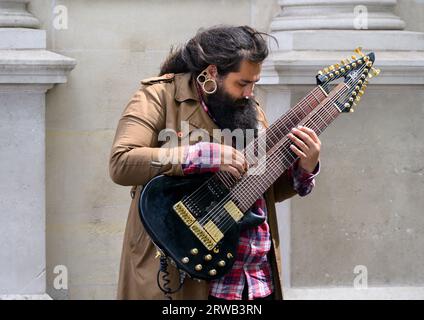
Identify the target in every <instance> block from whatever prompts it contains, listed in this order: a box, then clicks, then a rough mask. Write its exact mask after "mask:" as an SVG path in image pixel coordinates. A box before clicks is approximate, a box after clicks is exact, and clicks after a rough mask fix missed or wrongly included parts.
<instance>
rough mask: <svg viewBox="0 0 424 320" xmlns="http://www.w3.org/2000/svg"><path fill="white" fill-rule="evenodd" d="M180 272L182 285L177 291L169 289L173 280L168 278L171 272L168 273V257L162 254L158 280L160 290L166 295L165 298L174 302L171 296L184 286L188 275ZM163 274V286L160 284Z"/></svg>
mask: <svg viewBox="0 0 424 320" xmlns="http://www.w3.org/2000/svg"><path fill="white" fill-rule="evenodd" d="M178 271H179V274H180V279H179V282H180V284H179V286H178V288H177V289H175V290H172V289H171V288H169V287H168V285H169V283H170V282H171V280H170V279H169V278H168V277H169V272H168V261H167V257H166V256H165V255H163V254H161V256H160V268H159V271H158V274H157V277H156V280H157V283H158V287H159V289H160V290H161V291H162V292H163V293H164V295H165V297H166V298H167V299H168V300H172V297H171V294H172V293H175V292H177V291H179V290H180V289H181V288H182V286H183V284H184V280H185V277H186V273H185V272H182V271H180V270H178ZM161 272H162V273H163V275H162V281H163V286H162V285H161V284H160V279H159V278H160V273H161Z"/></svg>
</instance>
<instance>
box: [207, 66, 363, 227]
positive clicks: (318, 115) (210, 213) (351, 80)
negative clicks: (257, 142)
mask: <svg viewBox="0 0 424 320" xmlns="http://www.w3.org/2000/svg"><path fill="white" fill-rule="evenodd" d="M365 67H366V66H365V65H364V66H363V67H362V68H361V69H363V68H365ZM361 71H362V70H361ZM359 80H360V78H358V79H352V78H351V79H350V80H349V81H348V83H349V82H355V81H359ZM349 84H351V83H349ZM350 89H351V87H349V90H350ZM337 95H339V93H338V94H336V95H335V96H334V97H332V98H331V100H330V101H331V102H332V103H334V101H336V100H338V99H339V98H340V96H338V97H337V98H336V99H335V100H334V101H333V99H334V98H335V97H336V96H337ZM330 101H328V102H327V103H326V105H327V104H328V103H329V102H330ZM320 110H323V108H320ZM318 117H321V114H320V112H318V111H317V112H315V113H314V115H313V118H314V120H315V119H316V118H318ZM311 119H312V118H311ZM321 120H322V118H321ZM324 123H325V122H324ZM285 140H286V141H288V140H287V138H285ZM286 141H285V142H286ZM285 142H283V143H281V145H280V146H279V147H278V148H281V146H283V144H284V143H285ZM278 152H280V153H281V150H278ZM285 160H287V159H285ZM276 161H278V159H277V160H271V165H272V164H273V162H276ZM271 173H272V172H271ZM268 176H270V175H268ZM236 188H238V189H239V190H238V192H239V193H242V192H246V191H248V190H247V189H246V188H248V186H244V185H243V184H241V186H238V187H237V186H236ZM243 188H245V189H243ZM230 196H234V192H230V193H229V194H228V195H227V196H226V197H224V199H222V200H221V201H220V203H218V204H217V205H215V208H216V207H218V206H219V205H220V204H221V203H223V202H224V201H226V199H228V198H229V197H230ZM241 204H242V205H243V204H244V203H241ZM221 210H222V209H221ZM219 214H220V212H216V214H214V212H213V210H211V211H210V212H209V213H208V214H207V215H205V217H206V216H209V217H216V216H218V215H219ZM227 216H229V215H227ZM229 219H232V218H231V216H230V217H229ZM232 220H233V219H232ZM200 221H201V222H204V221H205V219H203V217H202V219H200ZM233 221H234V220H233Z"/></svg>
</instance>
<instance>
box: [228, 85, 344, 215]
mask: <svg viewBox="0 0 424 320" xmlns="http://www.w3.org/2000/svg"><path fill="white" fill-rule="evenodd" d="M346 90H347V88H346V85H345V84H343V83H341V84H339V85H338V86H337V87H336V88H335V89H333V91H332V92H331V93H330V95H329V96H328V97H327V98H326V99H324V101H323V102H322V103H321V104H319V106H318V107H316V108H315V109H314V110H313V111H312V112H310V113H309V114H308V115H307V116H306V117H304V119H302V120H301V121H299V122H298V123H300V124H301V125H303V126H306V127H308V128H311V129H312V130H314V131H315V133H316V134H317V135H319V134H321V133H322V132H323V131H324V130H325V129H326V128H327V127H328V126H329V124H330V123H331V122H332V121H333V120H334V119H335V118H336V117H337V116H338V115H339V114H340V112H339V110H338V109H337V108H336V106H335V105H334V99H335V98H337V97H338V96H340V95H342V94H344V92H345V91H346ZM287 133H288V131H287ZM291 144H293V143H292V141H291V140H290V139H289V138H288V137H287V136H286V135H284V136H283V137H282V138H281V139H280V140H279V141H277V142H275V143H274V146H273V147H272V148H271V149H270V150H269V151H268V152H267V155H266V157H265V159H262V160H263V162H260V163H259V165H258V174H250V175H246V176H245V177H243V178H242V179H241V180H240V181H238V183H237V185H236V186H235V187H234V188H233V189H232V190H231V193H232V199H233V200H235V202H236V203H238V206H239V208H240V210H242V211H243V212H245V211H247V210H248V209H249V208H250V207H251V206H252V205H253V203H254V202H255V201H256V200H257V199H258V198H259V197H260V196H261V195H262V194H263V193H264V192H265V191H266V190H267V189H268V188H269V187H270V186H271V185H272V184H273V183H274V182H275V181H276V180H277V179H278V178H279V177H280V176H281V175H282V173H283V172H284V171H285V170H287V169H288V168H289V167H290V166H292V165H293V164H294V162H295V161H296V159H297V158H298V157H297V155H296V154H295V153H294V152H293V151H292V150H291V149H290V145H291Z"/></svg>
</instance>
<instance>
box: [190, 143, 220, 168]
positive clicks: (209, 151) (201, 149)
mask: <svg viewBox="0 0 424 320" xmlns="http://www.w3.org/2000/svg"><path fill="white" fill-rule="evenodd" d="M220 149H221V145H219V144H217V143H209V142H198V143H196V144H193V145H190V146H189V147H188V148H187V149H186V151H185V156H184V158H185V160H184V162H183V163H182V169H183V173H184V175H188V174H195V173H205V172H217V171H219V168H220V162H221V150H220Z"/></svg>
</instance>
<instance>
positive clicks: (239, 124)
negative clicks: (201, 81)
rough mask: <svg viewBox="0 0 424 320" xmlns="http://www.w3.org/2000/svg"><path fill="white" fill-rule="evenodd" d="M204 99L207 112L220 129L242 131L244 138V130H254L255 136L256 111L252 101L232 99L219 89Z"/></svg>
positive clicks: (256, 124) (256, 125)
mask: <svg viewBox="0 0 424 320" xmlns="http://www.w3.org/2000/svg"><path fill="white" fill-rule="evenodd" d="M206 99H207V100H206V104H207V106H208V109H209V112H210V113H211V115H212V116H213V117H214V119H215V121H216V122H217V124H218V126H219V127H220V128H221V129H230V130H231V131H233V130H234V129H242V130H243V133H244V135H245V137H246V129H254V130H255V134H254V136H255V137H256V136H257V127H258V120H257V109H256V106H255V104H256V103H255V102H254V101H252V99H246V98H243V99H234V98H232V97H231V96H230V95H229V94H228V93H227V92H225V91H224V90H222V89H220V88H218V90H217V91H216V92H215V93H214V94H211V95H208V96H207V97H206Z"/></svg>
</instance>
